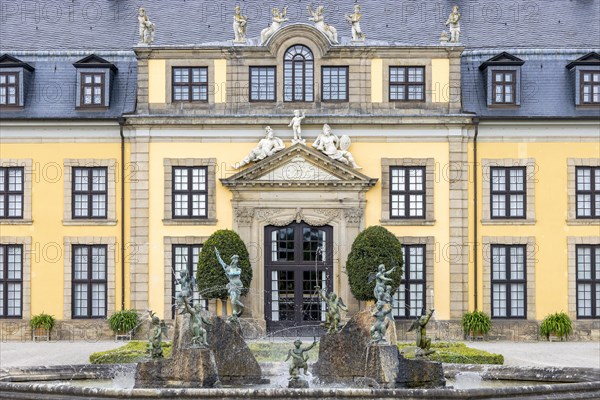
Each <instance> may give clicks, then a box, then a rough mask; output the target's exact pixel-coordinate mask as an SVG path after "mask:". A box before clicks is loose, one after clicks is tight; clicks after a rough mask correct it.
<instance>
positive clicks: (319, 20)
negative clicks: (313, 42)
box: [306, 5, 338, 44]
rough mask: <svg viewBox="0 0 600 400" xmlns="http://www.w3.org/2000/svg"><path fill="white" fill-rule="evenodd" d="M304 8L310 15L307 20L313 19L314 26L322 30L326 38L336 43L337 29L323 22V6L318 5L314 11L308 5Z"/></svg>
mask: <svg viewBox="0 0 600 400" xmlns="http://www.w3.org/2000/svg"><path fill="white" fill-rule="evenodd" d="M306 8H307V10H308V14H309V15H310V18H308V20H309V21H313V22H314V23H315V28H317V29H318V30H320V31H321V32H323V33H324V34H325V36H327V38H328V39H329V40H330V41H331V43H333V44H337V43H338V36H337V29H335V28H334V27H333V26H331V25H328V24H326V23H325V17H324V14H325V7H323V6H318V7H317V8H316V9H315V10H314V11H313V9H312V7H311V6H310V5H308V6H306Z"/></svg>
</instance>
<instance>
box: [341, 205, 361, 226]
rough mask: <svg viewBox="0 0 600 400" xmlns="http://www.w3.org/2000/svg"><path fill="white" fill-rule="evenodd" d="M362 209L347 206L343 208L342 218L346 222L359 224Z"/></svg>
mask: <svg viewBox="0 0 600 400" xmlns="http://www.w3.org/2000/svg"><path fill="white" fill-rule="evenodd" d="M363 214H364V210H363V209H362V208H358V207H356V208H347V209H345V210H344V218H345V219H346V222H347V223H348V224H359V223H360V221H361V220H362V217H363Z"/></svg>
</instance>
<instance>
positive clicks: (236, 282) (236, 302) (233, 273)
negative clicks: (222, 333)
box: [215, 247, 244, 322]
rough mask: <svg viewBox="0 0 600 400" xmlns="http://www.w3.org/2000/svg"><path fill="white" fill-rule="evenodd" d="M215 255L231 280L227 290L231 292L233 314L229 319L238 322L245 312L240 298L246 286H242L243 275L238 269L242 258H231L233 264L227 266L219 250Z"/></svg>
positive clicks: (236, 256) (235, 255)
mask: <svg viewBox="0 0 600 400" xmlns="http://www.w3.org/2000/svg"><path fill="white" fill-rule="evenodd" d="M215 254H216V256H217V261H219V264H221V266H222V267H223V271H225V275H226V276H227V279H229V283H228V284H227V290H228V291H229V300H230V301H231V308H232V314H231V317H229V320H230V321H234V322H237V320H238V318H239V317H240V316H241V315H242V313H243V312H244V305H243V304H242V302H241V301H240V297H241V296H242V289H243V288H244V285H243V284H242V280H241V278H240V277H241V275H242V269H241V268H240V267H238V262H239V260H240V257H239V256H238V255H237V254H234V255H233V256H231V264H229V265H227V264H225V261H223V259H222V258H221V254H219V250H217V248H216V247H215Z"/></svg>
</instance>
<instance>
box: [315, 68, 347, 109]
mask: <svg viewBox="0 0 600 400" xmlns="http://www.w3.org/2000/svg"><path fill="white" fill-rule="evenodd" d="M321 82H322V83H321V96H322V100H323V101H348V85H349V83H348V67H327V66H324V67H322V68H321Z"/></svg>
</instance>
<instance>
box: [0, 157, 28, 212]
mask: <svg viewBox="0 0 600 400" xmlns="http://www.w3.org/2000/svg"><path fill="white" fill-rule="evenodd" d="M24 178H25V170H24V168H23V167H1V168H0V218H11V219H21V218H23V196H24V194H23V193H24V185H25V184H24Z"/></svg>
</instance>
